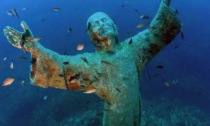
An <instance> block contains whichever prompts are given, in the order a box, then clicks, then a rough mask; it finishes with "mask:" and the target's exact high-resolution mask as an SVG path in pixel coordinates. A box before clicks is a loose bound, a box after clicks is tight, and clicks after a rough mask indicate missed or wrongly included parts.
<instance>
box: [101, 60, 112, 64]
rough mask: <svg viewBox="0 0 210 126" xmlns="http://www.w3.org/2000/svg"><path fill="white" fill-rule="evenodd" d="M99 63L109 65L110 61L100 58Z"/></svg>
mask: <svg viewBox="0 0 210 126" xmlns="http://www.w3.org/2000/svg"><path fill="white" fill-rule="evenodd" d="M101 63H103V64H106V65H111V63H110V62H108V61H105V60H101Z"/></svg>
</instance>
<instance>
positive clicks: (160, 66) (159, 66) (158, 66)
mask: <svg viewBox="0 0 210 126" xmlns="http://www.w3.org/2000/svg"><path fill="white" fill-rule="evenodd" d="M156 67H157V68H161V69H163V68H164V67H163V65H157V66H156Z"/></svg>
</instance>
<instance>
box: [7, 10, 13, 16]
mask: <svg viewBox="0 0 210 126" xmlns="http://www.w3.org/2000/svg"><path fill="white" fill-rule="evenodd" d="M7 15H9V16H15V15H14V14H13V13H12V11H7Z"/></svg>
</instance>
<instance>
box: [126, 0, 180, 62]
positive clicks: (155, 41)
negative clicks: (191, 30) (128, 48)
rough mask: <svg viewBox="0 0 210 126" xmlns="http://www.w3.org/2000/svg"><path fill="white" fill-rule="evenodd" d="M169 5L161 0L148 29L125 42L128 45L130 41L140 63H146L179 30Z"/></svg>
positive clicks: (173, 12)
mask: <svg viewBox="0 0 210 126" xmlns="http://www.w3.org/2000/svg"><path fill="white" fill-rule="evenodd" d="M169 5H170V0H162V1H161V4H160V7H159V10H158V12H157V14H156V16H155V17H154V19H153V20H152V22H151V24H150V26H149V28H148V29H146V30H144V31H142V32H139V33H138V34H137V35H135V36H133V37H131V38H129V39H127V40H126V42H125V43H129V41H130V40H131V39H132V44H133V47H132V49H133V50H135V52H137V53H138V55H140V57H141V61H142V62H144V63H148V61H150V60H151V58H152V57H154V56H155V55H156V54H157V53H158V52H160V50H161V49H163V48H164V47H165V46H166V45H168V44H169V43H170V42H171V41H172V40H173V39H174V38H175V37H176V36H177V34H179V32H180V30H181V22H180V20H179V18H178V17H177V14H176V12H175V11H174V10H173V9H171V8H170V7H169ZM132 44H131V45H132ZM127 45H128V44H127Z"/></svg>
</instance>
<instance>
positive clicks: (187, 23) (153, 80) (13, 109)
mask: <svg viewBox="0 0 210 126" xmlns="http://www.w3.org/2000/svg"><path fill="white" fill-rule="evenodd" d="M160 1H161V0H127V1H126V0H115V1H114V0H36V1H32V0H6V1H0V29H3V28H5V27H6V26H12V27H14V28H16V29H18V30H22V29H21V27H20V22H21V21H22V20H24V21H26V22H27V24H28V25H29V27H30V28H31V30H32V32H33V34H34V36H36V37H41V38H42V39H41V41H40V43H41V44H42V45H43V46H45V47H46V48H49V49H51V50H53V51H55V52H58V53H59V54H64V53H65V54H66V55H76V54H81V53H84V52H94V51H95V49H94V46H93V45H92V43H91V42H90V40H89V38H88V35H87V33H86V29H87V25H86V24H87V23H86V21H87V19H88V17H89V16H90V15H91V14H93V13H95V12H97V11H102V12H105V13H106V14H108V15H109V16H110V17H111V18H112V19H113V20H114V21H115V22H116V25H117V29H118V33H119V40H120V41H123V40H125V39H126V38H128V37H130V36H133V35H135V34H136V33H138V32H140V31H142V30H144V29H146V28H148V26H149V25H147V26H145V27H142V28H136V25H137V24H139V23H141V22H151V20H143V19H141V18H140V15H148V16H150V17H154V16H155V14H156V12H157V9H158V7H159V4H160ZM209 5H210V1H209V0H199V1H198V0H193V1H192V0H172V2H171V7H172V8H174V9H177V10H178V12H179V17H180V19H181V21H182V25H183V26H182V32H183V35H184V40H183V37H181V35H178V36H177V37H176V38H175V39H174V40H173V42H172V43H171V44H170V45H168V46H167V47H166V48H164V50H162V51H161V52H160V53H159V54H158V55H156V57H155V58H154V59H153V60H152V61H151V62H150V63H149V64H148V65H147V67H145V69H144V71H143V73H142V75H141V86H140V89H139V90H140V92H141V95H142V101H143V108H142V116H143V119H142V126H210V107H209V106H210V91H209V89H210V49H209V48H210V26H209V22H210V16H209V15H210V8H209ZM55 8H57V10H56V9H55ZM12 9H15V10H16V11H17V13H18V15H19V18H18V17H15V16H11V15H9V14H8V11H10V10H12ZM137 10H138V11H137ZM78 44H84V45H85V46H84V49H83V50H81V51H78V50H77V45H78ZM5 57H6V58H5ZM11 62H13V65H14V68H13V69H11V68H10V64H11ZM29 66H30V54H28V53H24V52H23V51H22V50H18V49H16V48H14V47H13V46H11V45H10V44H9V43H8V42H7V40H6V38H5V36H4V34H3V31H1V32H0V71H1V72H0V84H1V83H3V81H4V80H5V79H6V78H8V77H13V78H15V81H14V82H13V83H12V84H11V85H8V86H5V87H0V126H16V125H19V126H25V125H30V126H42V125H45V126H93V125H94V126H100V125H102V121H101V120H102V115H103V111H104V110H103V101H102V100H101V99H99V98H98V97H97V96H95V95H94V94H84V93H82V92H76V91H66V90H60V89H53V88H45V89H44V88H41V87H37V86H34V85H31V84H30V82H29V73H30V68H29ZM160 66H161V67H160Z"/></svg>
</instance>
